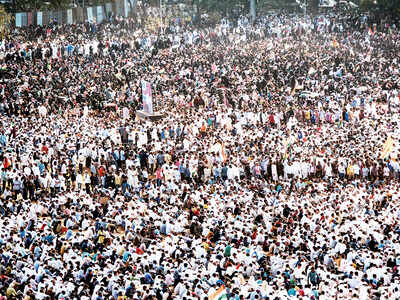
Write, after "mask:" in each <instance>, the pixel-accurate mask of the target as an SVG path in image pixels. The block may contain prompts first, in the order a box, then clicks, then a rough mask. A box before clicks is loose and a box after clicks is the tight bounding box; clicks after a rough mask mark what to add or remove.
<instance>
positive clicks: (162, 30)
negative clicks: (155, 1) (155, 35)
mask: <svg viewBox="0 0 400 300" xmlns="http://www.w3.org/2000/svg"><path fill="white" fill-rule="evenodd" d="M160 27H161V33H163V32H164V29H163V14H162V0H160Z"/></svg>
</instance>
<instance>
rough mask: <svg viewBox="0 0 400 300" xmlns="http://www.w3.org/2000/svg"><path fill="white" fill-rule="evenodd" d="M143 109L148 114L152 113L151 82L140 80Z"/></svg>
mask: <svg viewBox="0 0 400 300" xmlns="http://www.w3.org/2000/svg"><path fill="white" fill-rule="evenodd" d="M142 94H143V110H144V111H145V112H147V113H149V114H152V113H153V98H152V95H151V83H150V82H147V81H144V80H142Z"/></svg>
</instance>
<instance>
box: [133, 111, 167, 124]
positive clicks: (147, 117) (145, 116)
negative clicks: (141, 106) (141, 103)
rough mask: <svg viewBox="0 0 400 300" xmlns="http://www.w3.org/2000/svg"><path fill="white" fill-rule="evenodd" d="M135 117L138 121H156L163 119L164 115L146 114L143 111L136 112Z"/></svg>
mask: <svg viewBox="0 0 400 300" xmlns="http://www.w3.org/2000/svg"><path fill="white" fill-rule="evenodd" d="M136 116H137V117H138V118H139V119H142V120H150V121H158V120H161V119H162V118H164V117H165V115H163V114H161V113H157V112H155V113H152V114H149V113H147V112H145V111H143V110H137V111H136Z"/></svg>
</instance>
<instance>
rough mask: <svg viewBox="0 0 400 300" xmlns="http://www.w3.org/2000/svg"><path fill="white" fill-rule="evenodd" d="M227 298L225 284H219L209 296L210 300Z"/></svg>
mask: <svg viewBox="0 0 400 300" xmlns="http://www.w3.org/2000/svg"><path fill="white" fill-rule="evenodd" d="M221 299H228V296H227V293H226V289H225V286H223V285H221V287H220V288H219V289H218V290H217V291H216V292H215V293H214V294H212V295H211V296H210V300H221Z"/></svg>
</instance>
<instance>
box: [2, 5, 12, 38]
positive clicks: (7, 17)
mask: <svg viewBox="0 0 400 300" xmlns="http://www.w3.org/2000/svg"><path fill="white" fill-rule="evenodd" d="M11 21H12V15H11V14H10V13H8V12H6V11H5V9H4V6H2V5H0V37H1V38H4V37H6V36H8V34H9V33H10V31H9V30H10V27H9V24H10V23H11Z"/></svg>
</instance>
